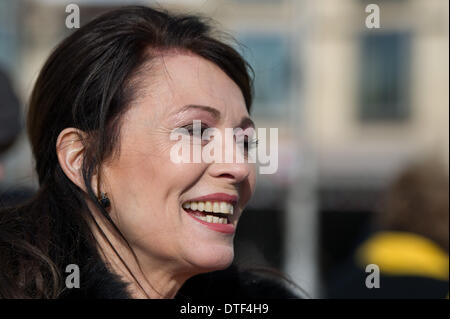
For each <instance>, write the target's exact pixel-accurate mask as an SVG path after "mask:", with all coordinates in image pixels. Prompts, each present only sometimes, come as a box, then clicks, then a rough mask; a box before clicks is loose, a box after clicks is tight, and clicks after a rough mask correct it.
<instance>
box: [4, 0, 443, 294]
mask: <svg viewBox="0 0 450 319" xmlns="http://www.w3.org/2000/svg"><path fill="white" fill-rule="evenodd" d="M75 2H76V3H77V4H78V5H79V6H80V14H81V24H82V25H83V24H85V23H86V22H87V21H89V20H90V19H92V18H93V17H94V16H96V15H98V14H99V13H101V12H103V11H105V10H108V9H111V8H114V7H117V6H118V5H120V4H123V3H124V2H122V1H112V0H109V1H108V0H105V1H101V0H95V1H94V0H92V1H88V0H79V1H75ZM68 3H70V2H68V1H59V0H40V1H38V0H21V1H9V0H0V63H2V64H3V65H6V66H7V69H9V71H10V72H11V75H12V76H13V77H14V79H15V83H16V88H17V91H18V93H20V95H21V97H22V100H23V101H24V103H25V102H26V100H27V98H28V96H29V93H30V92H31V89H32V85H33V82H34V80H35V79H36V76H37V74H38V72H39V69H40V68H41V66H42V64H43V62H44V61H45V59H46V57H47V56H48V54H49V53H50V51H51V50H52V48H53V47H54V46H55V45H56V44H57V43H58V42H59V41H61V39H62V38H64V37H65V36H66V35H68V34H70V33H71V32H72V30H69V29H67V28H66V27H65V18H66V16H67V13H66V12H65V6H66V5H67V4H68ZM130 3H138V4H150V5H155V2H154V1H138V2H133V1H127V2H126V4H130ZM369 3H376V4H378V6H379V7H380V15H381V27H380V28H379V29H368V28H367V27H366V25H365V19H366V17H367V15H368V13H366V12H365V8H366V5H367V4H369ZM158 4H159V5H160V6H163V7H166V8H169V9H173V10H177V11H182V12H194V13H202V14H204V15H205V16H209V17H212V18H213V19H215V20H216V21H218V23H219V26H218V27H219V29H225V30H226V31H228V32H230V33H231V34H232V35H233V36H234V37H235V38H236V39H237V40H238V41H239V42H240V43H241V44H242V45H241V46H239V47H238V49H239V50H240V51H241V52H242V53H243V54H244V56H245V57H246V58H247V59H248V60H249V61H250V63H251V64H252V66H253V68H254V69H255V74H256V80H255V89H256V98H255V104H254V111H253V116H254V118H255V120H256V123H257V125H258V126H259V127H266V128H270V127H277V128H279V142H280V143H279V169H278V173H277V174H274V175H261V176H258V188H257V192H256V194H255V197H254V198H253V200H252V202H251V203H250V205H249V209H248V213H247V214H244V216H243V219H242V227H241V228H240V229H239V233H238V236H237V238H238V239H239V240H238V242H237V258H238V261H239V262H240V263H243V264H250V265H251V264H256V263H257V264H262V265H271V266H276V267H281V268H282V269H283V270H284V271H285V272H286V273H287V274H288V275H290V276H291V277H292V278H293V279H294V280H295V281H296V282H297V283H298V284H299V285H301V286H302V287H303V288H305V289H306V290H307V291H308V292H309V293H310V294H311V295H312V296H313V297H318V296H320V288H321V279H323V278H324V275H326V272H327V270H328V269H329V267H331V266H333V265H334V264H335V263H337V262H339V261H340V260H342V258H344V257H345V256H346V254H348V253H349V252H350V250H351V247H352V245H353V243H354V241H355V240H356V239H357V238H358V236H359V235H360V233H361V231H362V229H363V227H364V225H365V224H366V223H367V221H368V220H369V219H370V216H371V214H373V212H374V211H375V209H376V205H377V203H378V201H379V199H380V194H382V192H383V191H384V190H385V188H386V186H387V185H388V184H389V182H390V181H391V179H392V178H393V177H394V176H395V175H396V174H397V173H398V172H399V171H400V170H401V169H402V168H404V167H405V166H406V165H407V164H409V162H410V161H412V160H413V159H416V158H418V157H422V156H426V155H428V154H436V156H439V157H440V158H442V159H443V160H444V161H446V163H447V166H448V143H449V137H448V136H449V135H448V134H449V131H448V129H449V123H448V121H449V114H448V112H449V111H448V110H449V91H448V87H449V73H448V72H449V71H448V69H449V64H448V63H449V62H448V61H449V59H448V57H449V42H448V41H449V38H448V36H449V34H448V30H449V16H448V15H449V13H448V12H449V10H448V9H449V3H448V1H446V0H433V1H426V0H399V1H386V0H380V1H364V0H342V1H333V0H315V1H314V0H263V1H262V0H259V1H257V0H209V1H202V0H179V1H175V0H166V1H158ZM157 6H158V5H157ZM5 160H6V165H7V167H8V168H9V170H8V174H7V179H6V181H4V182H3V183H8V184H11V185H14V184H18V183H19V184H20V183H25V184H32V185H35V179H34V178H32V177H31V176H32V175H31V174H32V170H31V167H32V165H31V164H32V163H31V155H30V152H29V149H28V147H27V144H26V141H25V138H23V139H22V141H21V143H19V144H18V146H17V147H16V148H14V149H13V150H11V152H10V154H9V155H8V157H7V158H6V159H5ZM255 225H257V227H255Z"/></svg>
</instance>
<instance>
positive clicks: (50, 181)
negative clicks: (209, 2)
mask: <svg viewBox="0 0 450 319" xmlns="http://www.w3.org/2000/svg"><path fill="white" fill-rule="evenodd" d="M213 32H216V33H217V31H215V30H213V29H212V28H211V26H210V23H209V22H208V21H206V20H205V19H202V18H200V17H198V16H192V15H173V14H169V13H168V12H165V11H162V10H154V9H150V8H147V7H140V6H139V7H138V6H136V7H124V8H120V9H117V10H114V11H111V12H108V13H106V14H103V15H101V16H100V17H98V18H96V19H94V20H93V21H91V22H90V23H88V24H86V25H85V26H83V27H82V28H80V29H79V30H77V31H76V32H74V33H73V34H71V35H70V36H69V37H68V38H66V39H65V40H64V41H63V42H62V43H61V44H60V45H59V46H58V47H57V48H56V49H55V50H54V51H53V53H52V54H51V55H50V57H49V58H48V60H47V62H46V63H45V65H44V67H43V69H42V71H41V72H40V74H39V77H38V79H37V82H36V84H35V86H34V90H33V92H32V95H31V99H30V104H29V113H28V118H27V129H28V136H29V139H30V142H31V148H32V151H33V155H34V158H35V163H36V171H37V176H38V179H39V185H40V187H39V190H38V192H37V194H36V195H35V197H34V198H32V199H31V200H30V201H29V202H27V203H26V204H24V205H22V206H20V207H13V208H8V209H4V210H3V211H1V212H0V297H4V298H37V297H43V298H55V297H58V296H59V295H60V294H61V291H63V283H62V280H61V272H62V271H63V270H64V267H65V266H66V265H67V264H71V263H77V262H79V261H80V258H81V257H80V256H81V255H82V251H83V249H85V248H86V247H88V246H92V245H94V238H93V235H92V232H91V230H90V229H89V227H88V224H87V222H86V219H87V218H91V217H92V216H91V214H92V213H91V212H90V211H89V209H88V206H87V202H86V199H87V198H88V200H91V201H92V202H93V203H95V205H96V206H97V207H98V209H99V210H100V211H101V212H103V213H104V215H105V216H108V215H107V213H106V211H105V210H104V208H103V207H102V206H101V205H100V204H99V203H98V201H97V197H96V192H95V191H94V190H93V189H92V187H91V184H90V181H91V178H92V176H93V174H95V173H96V172H98V171H99V168H100V167H101V164H102V163H103V162H104V161H105V160H107V159H108V158H110V157H111V156H112V155H113V154H114V151H115V150H116V149H117V143H118V140H119V133H120V118H121V115H122V114H123V113H124V112H125V111H126V109H127V107H128V106H129V105H130V102H131V101H132V100H133V99H134V97H135V96H136V90H138V89H139V85H138V84H139V81H138V80H137V81H136V80H135V78H136V75H138V74H139V71H140V70H141V69H142V67H143V66H144V65H148V63H151V61H152V59H153V58H154V57H155V56H156V55H157V54H159V53H161V52H166V51H170V50H181V51H185V52H189V53H192V54H196V55H198V56H200V57H203V58H205V59H207V60H209V61H211V62H213V63H215V64H216V65H217V66H219V67H220V68H221V69H222V70H223V71H224V72H225V73H226V74H227V75H228V76H229V77H230V78H231V79H232V80H233V81H234V82H236V84H237V85H238V86H239V88H240V89H241V91H242V94H243V97H244V99H245V102H246V106H247V108H248V110H249V111H250V106H251V103H252V77H251V76H250V74H249V71H250V70H251V69H250V67H249V65H248V64H247V63H246V62H245V60H244V59H243V58H242V57H241V55H240V54H239V53H238V52H237V51H236V50H235V49H233V48H232V46H230V45H228V44H226V42H225V41H223V40H220V39H219V37H218V36H217V35H216V33H214V34H215V35H213ZM67 127H74V128H77V129H80V130H81V131H83V132H84V133H86V136H84V137H81V136H80V138H82V141H83V144H84V146H85V154H84V160H83V168H82V172H83V178H84V182H85V185H86V189H87V194H86V193H85V192H84V191H83V190H81V189H80V188H79V187H77V186H76V185H75V184H74V183H72V182H71V181H70V180H69V179H68V177H67V176H66V175H65V174H64V172H63V170H62V169H61V167H60V165H59V163H58V159H57V153H56V140H57V137H58V135H59V133H60V132H61V131H62V130H63V129H64V128H67ZM109 221H110V222H111V223H112V221H111V220H110V219H109ZM116 229H117V228H116Z"/></svg>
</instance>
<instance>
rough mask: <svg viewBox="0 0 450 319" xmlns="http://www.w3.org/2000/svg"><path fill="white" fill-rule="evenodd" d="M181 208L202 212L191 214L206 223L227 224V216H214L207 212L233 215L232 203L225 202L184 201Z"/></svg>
mask: <svg viewBox="0 0 450 319" xmlns="http://www.w3.org/2000/svg"><path fill="white" fill-rule="evenodd" d="M183 208H184V209H189V210H191V211H197V212H203V213H204V214H203V215H202V214H193V216H194V217H195V218H198V219H200V220H203V221H205V222H207V223H214V224H228V218H227V217H219V216H214V215H212V214H208V213H218V214H228V215H233V205H231V204H230V203H227V202H210V201H206V202H186V203H184V204H183Z"/></svg>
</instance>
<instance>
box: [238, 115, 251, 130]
mask: <svg viewBox="0 0 450 319" xmlns="http://www.w3.org/2000/svg"><path fill="white" fill-rule="evenodd" d="M238 127H240V128H247V127H252V128H255V123H254V122H253V121H252V119H251V118H249V117H244V118H243V119H242V120H241V124H239V125H238Z"/></svg>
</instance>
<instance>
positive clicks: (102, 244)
mask: <svg viewBox="0 0 450 319" xmlns="http://www.w3.org/2000/svg"><path fill="white" fill-rule="evenodd" d="M90 209H91V211H92V212H93V216H94V218H95V222H94V221H93V220H92V219H91V222H90V223H89V226H90V228H91V230H92V233H93V235H94V237H95V239H96V241H97V249H98V251H99V253H100V256H101V258H102V260H103V261H104V262H105V264H106V266H107V268H108V269H109V270H110V271H111V272H113V273H115V274H117V275H118V276H120V277H121V279H122V280H123V281H124V282H126V283H128V293H129V294H130V296H131V297H132V298H137V299H146V298H151V299H161V298H174V297H175V295H176V294H177V292H178V290H179V289H180V287H181V286H182V285H183V283H184V282H185V281H186V280H187V279H188V278H189V277H190V276H191V275H192V274H187V273H182V272H180V271H176V270H175V268H174V267H173V265H171V264H170V262H168V261H166V262H164V261H159V260H154V259H152V258H149V257H148V256H146V254H143V253H140V252H139V250H137V249H136V250H135V251H134V253H133V250H132V249H131V247H129V245H128V244H127V243H126V241H125V240H124V239H123V238H122V236H120V234H118V233H117V231H116V230H115V229H114V227H112V225H110V223H109V221H107V220H106V218H105V217H103V216H102V215H101V214H100V213H99V212H98V210H97V209H96V208H95V207H90ZM96 224H97V225H96ZM175 274H177V275H175Z"/></svg>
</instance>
